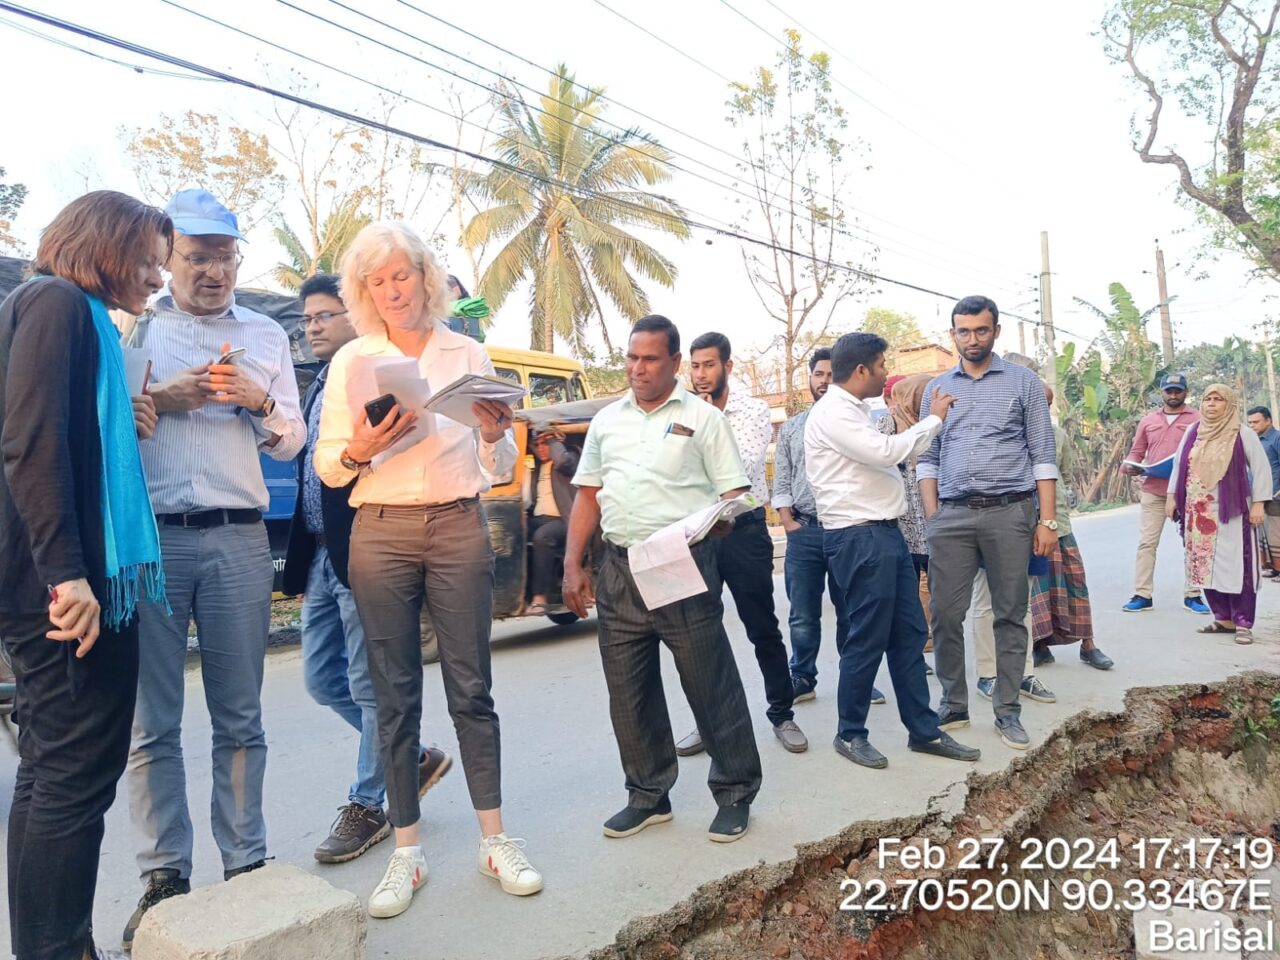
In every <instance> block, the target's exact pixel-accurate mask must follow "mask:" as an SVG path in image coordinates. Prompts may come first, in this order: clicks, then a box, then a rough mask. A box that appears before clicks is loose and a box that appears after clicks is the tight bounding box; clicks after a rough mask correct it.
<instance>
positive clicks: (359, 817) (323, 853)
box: [315, 801, 391, 863]
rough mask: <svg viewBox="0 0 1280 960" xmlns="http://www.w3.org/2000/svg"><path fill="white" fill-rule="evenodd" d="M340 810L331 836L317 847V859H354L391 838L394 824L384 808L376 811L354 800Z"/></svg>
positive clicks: (321, 860) (323, 861)
mask: <svg viewBox="0 0 1280 960" xmlns="http://www.w3.org/2000/svg"><path fill="white" fill-rule="evenodd" d="M338 810H339V813H338V819H336V820H334V821H333V826H332V827H330V828H329V836H327V837H325V839H324V842H323V843H321V844H320V846H318V847H316V852H315V858H316V859H317V860H318V861H320V862H321V863H346V862H347V861H348V860H354V859H355V858H356V857H358V856H360V854H362V853H364V852H365V851H366V850H368V849H369V848H370V847H372V846H373V845H374V844H376V843H381V842H382V841H383V840H385V839H387V837H389V836H391V824H390V823H388V822H387V815H386V814H385V813H384V812H383V811H382V808H381V807H378V808H376V809H375V808H371V807H366V806H365V805H364V804H362V803H356V802H355V801H352V802H351V803H348V804H347V805H346V806H345V807H339V808H338Z"/></svg>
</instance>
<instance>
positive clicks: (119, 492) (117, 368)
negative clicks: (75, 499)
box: [85, 294, 169, 630]
mask: <svg viewBox="0 0 1280 960" xmlns="http://www.w3.org/2000/svg"><path fill="white" fill-rule="evenodd" d="M85 296H86V297H88V298H89V307H90V308H91V310H92V311H93V329H94V333H96V334H97V336H98V374H97V400H98V434H99V436H100V438H101V440H102V532H103V542H104V543H105V545H106V561H107V562H106V577H107V595H106V596H105V597H101V598H99V599H100V601H101V603H102V620H103V623H105V624H106V625H107V626H108V627H110V628H111V629H113V630H118V629H119V628H120V626H121V625H122V624H125V623H128V622H129V621H130V620H131V619H133V615H134V612H135V611H136V610H137V607H138V601H139V599H145V600H149V601H151V602H152V603H159V604H162V605H164V607H165V609H166V611H167V610H168V607H169V604H168V601H167V600H166V599H165V594H164V567H163V565H162V564H161V561H160V535H159V533H158V532H157V531H156V518H155V514H153V513H152V512H151V498H150V497H149V496H148V495H147V481H146V476H145V474H144V473H143V471H142V454H141V453H140V452H139V450H138V434H137V429H136V427H135V426H134V423H133V401H132V400H131V399H130V397H129V387H128V383H127V382H126V380H125V373H124V354H123V353H121V351H120V334H119V332H118V331H117V330H116V328H115V325H114V324H113V323H112V322H111V317H110V315H109V314H108V313H107V305H106V304H105V303H103V302H102V301H101V300H99V299H98V298H97V297H94V296H91V295H89V294H85Z"/></svg>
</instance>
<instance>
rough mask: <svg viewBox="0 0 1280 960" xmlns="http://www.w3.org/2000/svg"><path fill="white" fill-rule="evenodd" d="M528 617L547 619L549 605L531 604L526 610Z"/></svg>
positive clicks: (525, 613)
mask: <svg viewBox="0 0 1280 960" xmlns="http://www.w3.org/2000/svg"><path fill="white" fill-rule="evenodd" d="M524 615H525V616H526V617H545V616H546V615H547V605H546V604H545V603H531V604H529V606H527V607H525V608H524Z"/></svg>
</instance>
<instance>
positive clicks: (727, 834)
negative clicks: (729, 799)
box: [707, 800, 751, 843]
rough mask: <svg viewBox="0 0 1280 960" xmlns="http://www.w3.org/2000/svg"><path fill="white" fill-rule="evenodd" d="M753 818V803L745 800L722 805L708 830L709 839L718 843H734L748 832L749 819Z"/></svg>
mask: <svg viewBox="0 0 1280 960" xmlns="http://www.w3.org/2000/svg"><path fill="white" fill-rule="evenodd" d="M750 819H751V804H749V803H747V802H746V801H744V800H739V801H738V802H737V803H731V804H729V805H728V806H726V807H721V808H720V810H719V811H718V812H717V813H716V818H715V819H714V820H712V821H711V827H710V828H709V829H708V830H707V839H708V840H714V841H715V842H716V843H733V841H735V840H741V839H742V838H743V837H744V836H746V833H747V821H748V820H750Z"/></svg>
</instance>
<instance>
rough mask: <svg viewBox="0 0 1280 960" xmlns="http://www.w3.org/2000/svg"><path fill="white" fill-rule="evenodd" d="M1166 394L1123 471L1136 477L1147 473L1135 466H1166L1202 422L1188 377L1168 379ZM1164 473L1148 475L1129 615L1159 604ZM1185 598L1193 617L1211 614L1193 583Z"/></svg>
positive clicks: (1185, 587)
mask: <svg viewBox="0 0 1280 960" xmlns="http://www.w3.org/2000/svg"><path fill="white" fill-rule="evenodd" d="M1160 393H1161V394H1162V395H1163V397H1164V405H1163V406H1162V407H1161V408H1160V409H1159V410H1153V411H1151V412H1150V413H1148V414H1147V415H1146V416H1145V417H1143V418H1142V419H1141V420H1140V421H1138V432H1137V434H1136V435H1135V436H1134V438H1133V446H1132V447H1131V448H1130V449H1129V455H1128V456H1127V457H1125V460H1126V461H1128V463H1127V464H1126V465H1124V466H1122V467H1121V468H1120V469H1121V471H1122V472H1124V473H1127V474H1130V475H1131V476H1135V477H1136V476H1140V475H1142V473H1143V471H1142V470H1141V468H1139V467H1136V466H1133V464H1142V463H1152V464H1154V463H1160V462H1161V461H1163V460H1167V459H1168V458H1169V457H1172V456H1173V455H1174V454H1175V453H1177V452H1178V444H1180V443H1181V442H1182V438H1183V436H1185V435H1186V432H1187V429H1188V428H1189V427H1190V426H1191V425H1192V424H1194V423H1197V422H1199V420H1200V414H1199V413H1198V412H1197V411H1196V410H1194V409H1193V408H1192V407H1189V406H1187V376H1186V374H1184V373H1168V374H1165V377H1164V379H1163V380H1161V381H1160ZM1162 474H1163V475H1162V476H1154V475H1150V474H1148V475H1147V478H1146V479H1145V480H1144V481H1143V482H1142V495H1141V496H1140V498H1139V502H1140V504H1141V506H1142V513H1141V517H1140V519H1139V522H1138V560H1137V568H1136V570H1135V572H1134V582H1133V596H1132V597H1130V598H1129V602H1128V603H1126V604H1125V605H1124V607H1123V608H1122V609H1123V610H1124V612H1125V613H1144V612H1146V611H1147V610H1150V609H1151V608H1152V606H1153V605H1154V601H1153V600H1152V592H1153V590H1154V588H1155V580H1156V550H1157V548H1159V546H1160V536H1161V534H1162V533H1163V532H1164V523H1165V515H1164V507H1165V497H1166V496H1167V495H1168V493H1169V471H1167V470H1166V471H1162ZM1182 596H1183V599H1182V605H1183V606H1184V607H1185V608H1186V609H1187V611H1188V612H1190V613H1199V614H1208V612H1209V607H1208V606H1207V605H1206V604H1205V602H1204V601H1203V600H1202V599H1200V591H1199V590H1197V589H1196V588H1195V587H1194V586H1192V584H1191V581H1190V580H1184V581H1183V584H1182Z"/></svg>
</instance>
